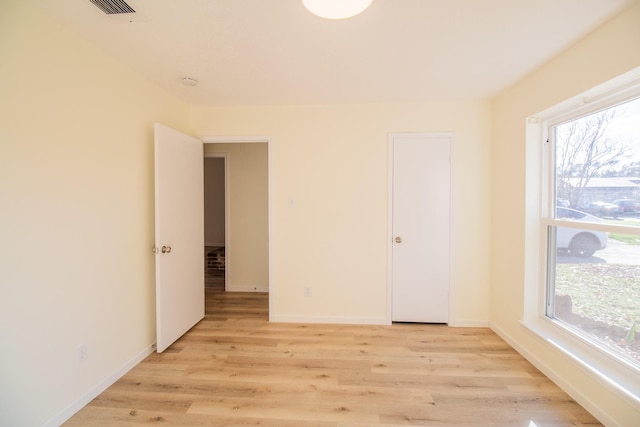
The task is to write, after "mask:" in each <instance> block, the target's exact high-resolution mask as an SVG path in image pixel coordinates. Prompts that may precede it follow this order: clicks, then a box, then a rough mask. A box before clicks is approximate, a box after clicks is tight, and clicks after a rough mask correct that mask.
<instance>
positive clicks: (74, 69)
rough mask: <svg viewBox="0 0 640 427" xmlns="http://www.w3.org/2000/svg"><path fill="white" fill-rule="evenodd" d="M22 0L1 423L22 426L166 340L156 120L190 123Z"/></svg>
mask: <svg viewBox="0 0 640 427" xmlns="http://www.w3.org/2000/svg"><path fill="white" fill-rule="evenodd" d="M24 3H25V2H23V1H20V0H3V1H2V2H0V58H1V59H0V94H1V95H0V194H1V198H0V199H1V201H0V204H1V208H0V236H1V241H2V244H1V245H0V342H1V343H2V344H1V348H2V350H1V351H0V425H3V426H16V427H17V426H39V425H42V424H44V423H45V422H47V421H48V420H53V423H52V424H54V425H57V423H56V419H55V417H56V416H57V415H59V414H60V413H62V412H63V411H64V410H65V409H67V408H69V407H70V406H72V405H73V404H75V403H76V402H78V401H79V400H81V399H82V397H83V396H84V395H85V394H87V393H88V392H90V391H91V390H92V389H94V387H96V385H97V384H100V383H101V382H104V380H105V379H106V378H109V377H110V376H112V375H113V374H114V373H117V372H118V370H119V369H121V368H122V367H123V366H125V365H127V363H129V362H130V361H132V360H135V358H136V357H139V356H140V355H141V354H142V353H144V352H145V351H147V350H148V349H149V348H150V345H151V344H152V343H153V342H154V341H155V296H154V295H155V288H154V279H153V277H154V256H153V254H152V253H151V248H152V246H153V240H154V238H153V205H154V202H153V123H154V121H160V122H163V123H166V124H168V125H171V126H174V127H176V128H178V129H182V130H184V131H188V130H189V129H188V128H186V127H185V124H186V113H187V108H186V106H185V105H184V104H182V103H180V102H178V101H177V100H175V99H174V98H172V97H170V96H167V95H166V94H165V93H164V92H163V91H160V90H159V89H158V88H156V87H155V86H153V85H152V84H150V83H149V82H148V81H147V80H145V79H143V78H141V77H140V76H139V75H137V74H135V73H133V72H131V71H130V70H129V69H127V68H125V67H123V66H122V65H120V64H119V63H116V62H114V61H113V60H112V59H111V58H110V57H108V56H107V55H105V54H103V53H101V52H100V51H97V50H96V49H95V48H93V47H92V46H90V45H89V44H87V43H85V42H84V41H82V40H81V39H79V38H77V37H76V36H75V35H74V34H71V33H69V32H68V31H67V30H65V29H64V28H63V27H61V26H60V25H58V24H56V23H53V22H52V21H50V20H49V19H48V18H47V17H45V16H43V15H42V14H41V13H39V12H37V11H35V10H32V9H31V8H30V7H28V6H27V5H25V4H24ZM82 344H86V345H87V346H88V355H89V358H88V360H87V361H86V362H84V363H79V362H78V355H77V352H78V347H79V346H80V345H82ZM59 421H60V420H58V422H59Z"/></svg>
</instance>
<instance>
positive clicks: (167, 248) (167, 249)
mask: <svg viewBox="0 0 640 427" xmlns="http://www.w3.org/2000/svg"><path fill="white" fill-rule="evenodd" d="M161 252H162V253H163V254H170V253H171V246H163V247H162V249H161Z"/></svg>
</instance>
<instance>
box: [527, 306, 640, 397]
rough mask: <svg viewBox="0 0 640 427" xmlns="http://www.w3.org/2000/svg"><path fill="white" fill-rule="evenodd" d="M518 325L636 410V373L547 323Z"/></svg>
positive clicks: (639, 379)
mask: <svg viewBox="0 0 640 427" xmlns="http://www.w3.org/2000/svg"><path fill="white" fill-rule="evenodd" d="M520 323H521V324H522V325H523V326H524V327H525V328H527V329H528V330H529V331H531V332H532V333H534V334H535V335H537V336H538V337H539V338H541V339H542V340H544V341H545V342H547V343H548V344H549V345H550V346H551V347H552V348H554V349H555V350H557V351H558V352H560V353H561V354H563V355H565V356H566V357H567V358H568V359H569V360H570V361H571V362H572V363H573V364H574V365H576V366H577V367H578V368H580V369H581V370H582V371H584V372H586V373H587V374H589V375H591V376H594V377H596V378H598V379H599V380H601V381H602V382H603V383H604V384H605V385H606V386H607V388H609V389H610V390H611V391H612V392H614V393H616V394H618V395H620V396H622V397H624V398H625V399H626V400H627V401H629V403H631V404H632V405H635V406H637V407H640V372H639V371H638V370H637V369H634V368H633V367H632V366H630V365H629V364H627V363H625V362H624V361H623V360H622V359H620V358H618V357H616V356H615V355H613V354H611V353H609V352H607V351H604V350H602V349H600V348H598V347H596V346H594V345H593V344H592V343H589V342H588V341H587V340H585V339H583V338H581V337H579V336H577V335H575V334H573V333H572V332H569V331H568V330H566V329H565V328H564V327H563V326H561V325H559V324H557V323H556V322H554V321H552V320H550V319H546V318H533V319H525V320H521V321H520Z"/></svg>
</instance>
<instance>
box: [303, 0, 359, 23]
mask: <svg viewBox="0 0 640 427" xmlns="http://www.w3.org/2000/svg"><path fill="white" fill-rule="evenodd" d="M302 3H303V4H304V7H306V8H307V9H309V12H311V13H313V14H314V15H318V16H320V17H322V18H327V19H345V18H351V17H352V16H356V15H357V14H359V13H362V12H363V11H364V10H365V9H366V8H368V7H369V5H370V4H371V0H302Z"/></svg>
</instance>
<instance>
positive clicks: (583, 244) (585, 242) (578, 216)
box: [556, 207, 607, 257]
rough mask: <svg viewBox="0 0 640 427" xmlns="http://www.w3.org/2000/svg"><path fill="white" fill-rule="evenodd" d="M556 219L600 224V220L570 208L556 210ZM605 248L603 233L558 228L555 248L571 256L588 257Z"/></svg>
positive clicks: (605, 234) (605, 237) (605, 241)
mask: <svg viewBox="0 0 640 427" xmlns="http://www.w3.org/2000/svg"><path fill="white" fill-rule="evenodd" d="M556 218H557V219H568V220H573V221H584V222H602V219H600V218H598V217H596V216H593V215H590V214H588V213H586V212H581V211H578V210H575V209H570V208H562V207H558V208H556ZM606 247H607V233H605V232H604V231H593V230H582V229H579V228H570V227H558V228H557V232H556V248H557V249H558V250H561V251H567V252H569V254H571V255H573V256H579V257H590V256H593V254H594V253H595V252H596V251H599V250H601V249H604V248H606Z"/></svg>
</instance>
